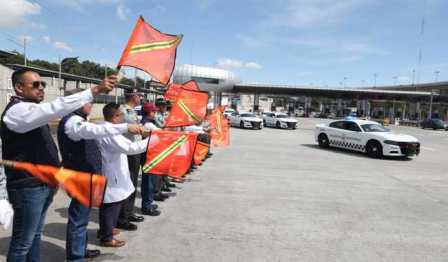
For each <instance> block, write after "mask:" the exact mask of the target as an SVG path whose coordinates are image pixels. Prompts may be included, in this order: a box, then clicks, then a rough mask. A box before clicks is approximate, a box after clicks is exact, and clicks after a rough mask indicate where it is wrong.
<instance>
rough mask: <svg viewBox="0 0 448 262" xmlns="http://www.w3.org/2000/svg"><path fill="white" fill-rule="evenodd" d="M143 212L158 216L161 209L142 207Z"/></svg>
mask: <svg viewBox="0 0 448 262" xmlns="http://www.w3.org/2000/svg"><path fill="white" fill-rule="evenodd" d="M142 214H143V215H147V216H152V217H156V216H158V215H160V211H159V210H157V209H155V208H148V209H142Z"/></svg>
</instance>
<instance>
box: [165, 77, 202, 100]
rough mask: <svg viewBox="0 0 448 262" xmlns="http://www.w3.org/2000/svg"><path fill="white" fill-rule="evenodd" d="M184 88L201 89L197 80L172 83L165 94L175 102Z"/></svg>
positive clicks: (166, 97) (167, 98)
mask: <svg viewBox="0 0 448 262" xmlns="http://www.w3.org/2000/svg"><path fill="white" fill-rule="evenodd" d="M182 88H183V89H186V90H191V91H201V90H200V89H199V86H198V84H197V83H196V81H188V82H186V83H184V84H170V85H169V87H168V89H167V90H166V91H165V94H164V95H163V96H164V97H165V99H166V100H168V101H170V102H171V103H173V104H174V103H175V102H176V98H177V96H178V95H179V92H180V91H181V90H182Z"/></svg>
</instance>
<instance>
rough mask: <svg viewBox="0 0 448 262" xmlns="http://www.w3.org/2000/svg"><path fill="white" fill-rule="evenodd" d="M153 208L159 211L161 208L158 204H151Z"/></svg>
mask: <svg viewBox="0 0 448 262" xmlns="http://www.w3.org/2000/svg"><path fill="white" fill-rule="evenodd" d="M151 208H154V209H157V208H159V206H158V205H157V204H151Z"/></svg>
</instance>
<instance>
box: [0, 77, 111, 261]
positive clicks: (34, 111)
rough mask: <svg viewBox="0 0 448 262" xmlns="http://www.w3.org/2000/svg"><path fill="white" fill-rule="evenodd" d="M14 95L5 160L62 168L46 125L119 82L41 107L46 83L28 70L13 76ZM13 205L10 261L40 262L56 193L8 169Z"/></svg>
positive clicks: (6, 120)
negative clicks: (49, 215)
mask: <svg viewBox="0 0 448 262" xmlns="http://www.w3.org/2000/svg"><path fill="white" fill-rule="evenodd" d="M11 78H12V84H13V86H14V90H15V93H16V96H14V97H12V98H11V101H10V102H9V104H8V105H7V106H6V108H5V111H4V112H3V115H2V117H1V127H0V132H1V133H0V135H1V139H2V157H3V159H7V160H13V161H24V162H31V163H34V164H43V165H51V166H60V161H59V156H58V149H57V147H56V144H55V142H54V140H53V138H52V136H51V133H50V127H49V126H48V123H49V122H50V121H52V120H55V119H57V118H59V117H63V116H65V115H67V114H69V113H71V112H73V111H74V110H76V109H78V108H80V107H82V106H84V105H85V104H87V103H89V102H92V100H93V98H94V97H95V96H96V95H98V94H100V93H107V92H110V91H111V90H112V89H113V88H114V86H115V84H116V83H117V76H116V75H111V76H109V77H107V78H106V79H104V80H103V81H102V82H101V83H100V84H99V85H98V86H94V87H92V88H90V89H87V90H85V91H82V92H80V93H77V94H74V95H71V96H66V97H58V98H57V99H55V100H54V101H52V102H47V103H41V102H42V101H43V99H44V95H45V91H44V90H45V86H46V83H45V82H44V81H42V79H41V78H40V75H39V74H38V73H37V72H35V71H33V70H30V69H19V70H17V71H15V72H14V73H13V74H12V77H11ZM5 173H6V187H7V191H8V197H9V201H10V202H11V204H12V206H13V209H14V214H15V215H14V219H13V229H12V237H11V242H10V246H9V251H8V256H7V261H39V258H40V239H41V235H42V231H43V226H44V224H45V216H46V212H47V209H48V207H49V206H50V204H51V202H52V201H53V196H54V194H55V192H56V189H54V188H52V187H50V186H48V185H47V184H45V183H43V182H42V181H41V180H39V179H37V178H36V177H33V176H32V175H31V174H29V173H27V172H26V171H18V170H14V169H11V168H5Z"/></svg>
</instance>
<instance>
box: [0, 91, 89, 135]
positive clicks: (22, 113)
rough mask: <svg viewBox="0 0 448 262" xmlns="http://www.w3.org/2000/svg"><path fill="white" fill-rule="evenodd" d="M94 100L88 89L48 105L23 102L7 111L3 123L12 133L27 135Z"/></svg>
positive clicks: (60, 98) (59, 98)
mask: <svg viewBox="0 0 448 262" xmlns="http://www.w3.org/2000/svg"><path fill="white" fill-rule="evenodd" d="M92 100H93V95H92V91H91V90H90V89H88V90H85V91H83V92H80V93H77V94H74V95H71V96H66V97H58V98H56V99H55V100H54V101H52V102H48V103H40V104H36V103H30V102H21V103H18V104H15V105H13V106H12V107H11V108H10V109H9V110H8V111H6V114H5V117H4V118H3V121H4V122H5V124H6V126H7V127H8V128H9V129H11V130H12V131H14V132H17V133H26V132H28V131H31V130H33V129H36V128H38V127H41V126H43V125H46V124H47V123H48V122H50V121H51V120H54V119H57V118H59V117H63V116H65V115H67V114H69V113H71V112H73V111H75V110H76V109H79V108H81V107H82V106H84V105H85V104H87V103H89V102H91V101H92Z"/></svg>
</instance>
